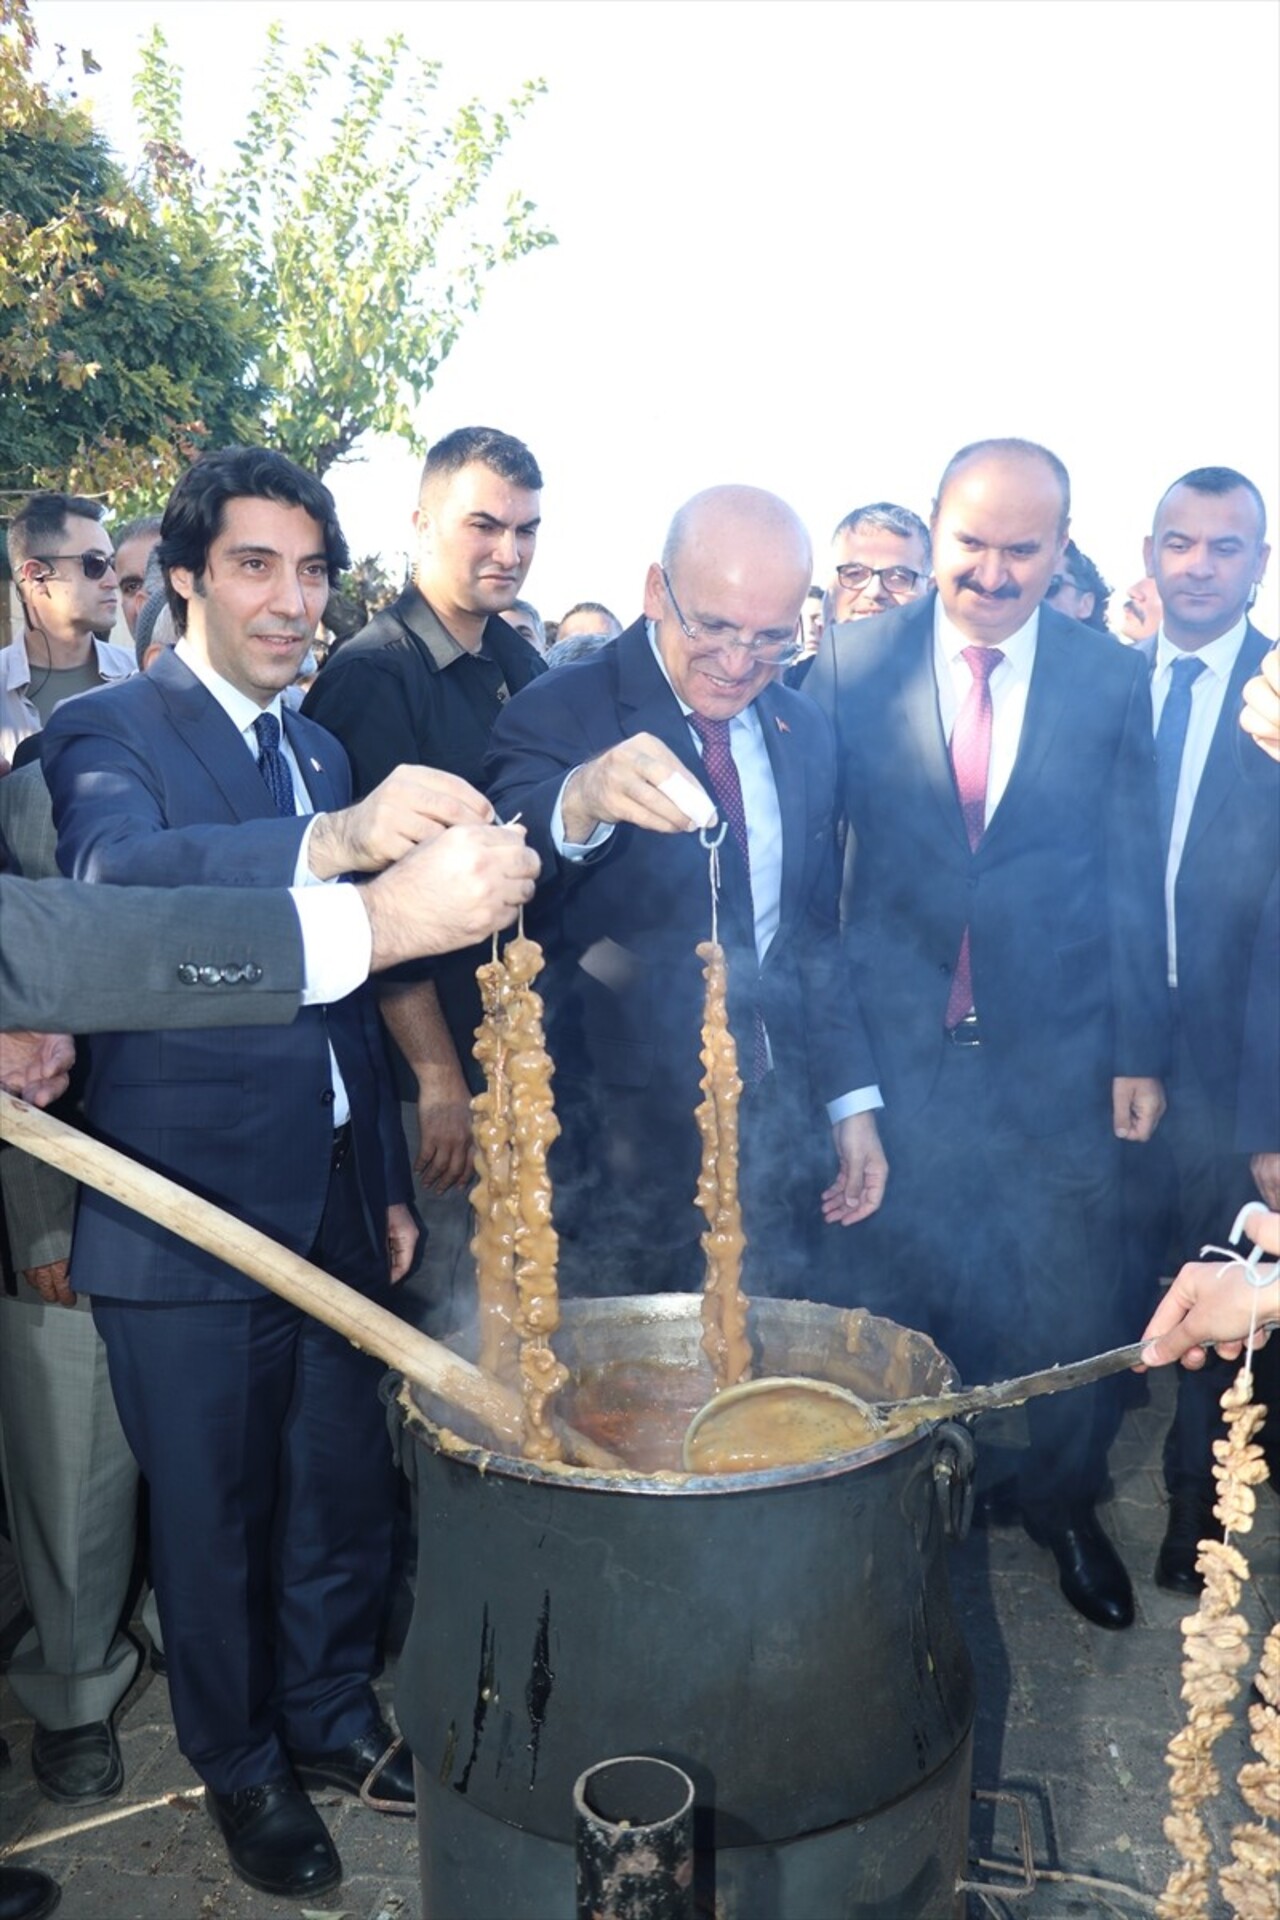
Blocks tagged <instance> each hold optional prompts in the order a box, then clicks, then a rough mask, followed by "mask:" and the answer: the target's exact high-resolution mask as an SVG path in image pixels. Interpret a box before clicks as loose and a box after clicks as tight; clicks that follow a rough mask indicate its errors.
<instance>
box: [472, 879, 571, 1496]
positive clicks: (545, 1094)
mask: <svg viewBox="0 0 1280 1920" xmlns="http://www.w3.org/2000/svg"><path fill="white" fill-rule="evenodd" d="M495 947H496V942H495ZM541 970H542V949H541V948H540V947H539V946H538V945H537V943H536V942H535V941H532V940H527V939H526V938H525V935H524V924H523V916H522V918H521V924H520V929H519V932H518V933H517V936H516V938H515V939H514V940H512V941H511V942H510V943H509V944H508V946H507V948H506V952H505V954H504V955H503V956H502V958H501V959H499V958H498V957H497V955H496V953H495V957H494V959H493V960H492V961H491V962H489V963H488V964H486V965H485V966H483V967H481V968H479V969H478V972H477V979H478V981H479V984H480V993H481V1001H482V1005H483V1008H484V1019H483V1021H482V1022H481V1025H480V1027H479V1029H478V1031H477V1033H476V1047H475V1052H476V1058H477V1060H478V1061H479V1062H480V1064H481V1066H482V1067H483V1068H484V1073H485V1089H484V1091H483V1093H480V1094H477V1095H476V1097H475V1099H474V1100H473V1101H472V1113H473V1118H474V1126H475V1140H476V1168H477V1175H478V1177H477V1180H476V1185H475V1188H474V1190H473V1192H472V1196H471V1204H472V1206H473V1207H474V1208H475V1211H476V1216H477V1227H476V1232H475V1235H474V1237H473V1239H472V1242H471V1245H472V1251H473V1253H474V1254H475V1261H476V1279H477V1287H478V1292H479V1305H480V1364H481V1366H482V1367H485V1368H487V1369H488V1370H490V1371H492V1372H494V1373H496V1374H497V1375H498V1377H499V1378H500V1379H506V1380H510V1381H512V1382H513V1383H515V1382H518V1384H519V1387H520V1391H521V1394H522V1396H523V1399H524V1410H525V1435H524V1452H525V1455H526V1456H527V1457H528V1458H529V1459H534V1460H558V1459H559V1458H560V1457H561V1450H560V1443H559V1441H558V1439H557V1438H556V1435H555V1431H554V1429H553V1427H552V1425H551V1417H550V1402H551V1400H552V1398H553V1396H554V1395H555V1394H556V1393H557V1392H558V1390H559V1388H560V1387H561V1386H562V1385H563V1384H564V1382H565V1380H566V1379H567V1378H568V1373H567V1370H566V1369H565V1368H564V1367H562V1366H561V1365H560V1363H559V1361H557V1359H556V1357H555V1354H554V1353H553V1352H552V1349H551V1335H552V1334H553V1333H554V1332H555V1330H556V1328H557V1327H558V1326H559V1324H560V1307H559V1297H558V1293H557V1288H556V1263H557V1253H558V1244H559V1243H558V1240H557V1236H556V1232H555V1229H554V1228H553V1226H552V1225H551V1183H550V1180H549V1178H548V1175H547V1149H548V1148H549V1147H550V1145H551V1143H552V1141H553V1140H554V1139H555V1138H556V1135H557V1134H558V1133H559V1131H560V1128H559V1124H558V1122H557V1120H556V1117H555V1109H554V1106H553V1104H552V1099H551V1072H552V1068H551V1061H550V1058H549V1056H548V1054H547V1049H546V1040H545V1035H544V1031H543V1021H542V1013H543V1008H542V1000H541V997H540V996H539V995H538V994H537V993H536V992H535V991H534V989H533V986H532V982H533V980H534V979H535V978H536V977H537V975H538V974H539V973H540V972H541Z"/></svg>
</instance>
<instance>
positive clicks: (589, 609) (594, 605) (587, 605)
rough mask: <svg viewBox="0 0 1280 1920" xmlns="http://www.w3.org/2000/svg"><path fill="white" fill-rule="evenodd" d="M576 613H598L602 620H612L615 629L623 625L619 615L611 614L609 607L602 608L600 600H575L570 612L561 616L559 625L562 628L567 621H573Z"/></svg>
mask: <svg viewBox="0 0 1280 1920" xmlns="http://www.w3.org/2000/svg"><path fill="white" fill-rule="evenodd" d="M575 613H597V614H599V616H600V618H601V619H602V620H612V622H613V624H614V626H615V627H619V626H621V625H622V622H621V621H620V620H619V618H618V616H617V614H616V613H610V611H609V609H608V607H606V606H602V605H601V603H600V601H599V600H575V601H574V603H573V605H572V606H571V607H570V609H569V611H568V612H567V613H562V614H561V615H560V618H559V621H558V622H557V625H558V626H561V627H562V626H563V625H564V623H565V621H566V620H572V618H573V616H574V614H575Z"/></svg>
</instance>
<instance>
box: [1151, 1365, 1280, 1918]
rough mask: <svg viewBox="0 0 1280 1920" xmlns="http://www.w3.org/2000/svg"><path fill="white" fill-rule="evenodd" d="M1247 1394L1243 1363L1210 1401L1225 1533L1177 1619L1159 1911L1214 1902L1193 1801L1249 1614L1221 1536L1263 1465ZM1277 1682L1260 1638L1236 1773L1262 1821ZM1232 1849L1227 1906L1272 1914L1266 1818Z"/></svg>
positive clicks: (1232, 1549) (1204, 1791)
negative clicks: (1248, 1729)
mask: <svg viewBox="0 0 1280 1920" xmlns="http://www.w3.org/2000/svg"><path fill="white" fill-rule="evenodd" d="M1252 1396H1253V1375H1252V1373H1251V1371H1250V1369H1249V1368H1248V1366H1247V1365H1246V1366H1244V1367H1242V1368H1241V1370H1240V1372H1239V1373H1238V1374H1237V1376H1236V1378H1235V1380H1234V1381H1233V1382H1232V1384H1231V1386H1230V1387H1229V1388H1228V1389H1227V1391H1226V1392H1225V1393H1224V1394H1223V1395H1222V1398H1221V1401H1220V1402H1219V1404H1220V1406H1221V1407H1222V1411H1223V1417H1224V1419H1225V1421H1226V1424H1227V1436H1226V1438H1225V1439H1224V1440H1215V1441H1214V1445H1213V1451H1214V1455H1215V1460H1214V1468H1213V1476H1214V1479H1215V1481H1216V1482H1217V1487H1218V1498H1217V1502H1216V1504H1215V1506H1214V1509H1213V1511H1214V1517H1215V1518H1216V1519H1217V1520H1219V1521H1220V1522H1221V1524H1222V1526H1223V1529H1224V1531H1225V1533H1226V1534H1227V1536H1228V1537H1227V1538H1226V1539H1223V1540H1202V1541H1201V1542H1200V1552H1199V1555H1198V1557H1197V1560H1196V1566H1197V1567H1198V1569H1199V1571H1200V1572H1201V1573H1202V1574H1203V1575H1204V1591H1203V1593H1202V1594H1201V1595H1200V1604H1199V1607H1198V1608H1197V1610H1196V1611H1195V1613H1193V1614H1190V1615H1188V1617H1187V1618H1186V1619H1185V1620H1184V1621H1183V1622H1182V1633H1183V1639H1184V1641H1185V1652H1184V1657H1183V1662H1182V1674H1183V1680H1182V1697H1183V1699H1184V1700H1185V1701H1186V1703H1187V1720H1186V1725H1185V1726H1183V1727H1181V1728H1180V1729H1179V1730H1178V1732H1177V1733H1175V1734H1174V1736H1173V1738H1172V1740H1171V1741H1170V1742H1169V1748H1168V1753H1167V1756H1166V1764H1167V1765H1168V1767H1169V1773H1170V1779H1169V1800H1170V1805H1171V1808H1172V1812H1171V1813H1170V1815H1169V1816H1168V1818H1167V1819H1166V1820H1165V1823H1164V1831H1165V1837H1166V1838H1167V1839H1168V1840H1169V1841H1170V1843H1171V1844H1172V1845H1173V1846H1174V1848H1176V1850H1177V1852H1178V1853H1179V1854H1180V1855H1181V1856H1182V1865H1181V1866H1179V1867H1176V1868H1175V1869H1174V1871H1173V1872H1172V1873H1171V1874H1170V1876H1169V1879H1168V1881H1167V1883H1166V1886H1165V1889H1164V1892H1163V1893H1162V1894H1161V1896H1160V1899H1159V1901H1158V1903H1157V1907H1156V1911H1157V1913H1158V1914H1159V1916H1160V1920H1209V1915H1210V1914H1211V1912H1214V1911H1216V1910H1217V1909H1216V1908H1215V1907H1214V1906H1213V1904H1212V1880H1211V1875H1212V1848H1211V1842H1210V1837H1209V1831H1208V1828H1207V1827H1206V1825H1205V1822H1204V1818H1203V1816H1202V1814H1201V1811H1200V1810H1201V1808H1202V1807H1203V1806H1204V1805H1205V1804H1206V1802H1208V1801H1209V1800H1212V1799H1213V1798H1214V1797H1215V1796H1216V1795H1217V1793H1218V1791H1219V1788H1220V1785H1221V1781H1220V1777H1219V1774H1218V1769H1217V1767H1216V1765H1215V1764H1214V1760H1213V1749H1214V1746H1215V1745H1216V1743H1217V1741H1218V1739H1219V1737H1220V1736H1221V1735H1222V1734H1223V1733H1225V1732H1226V1730H1227V1728H1228V1727H1229V1726H1230V1725H1231V1722H1232V1717H1233V1716H1232V1711H1231V1705H1232V1702H1233V1701H1234V1699H1235V1697H1236V1695H1237V1694H1238V1692H1239V1691H1240V1679H1239V1674H1240V1669H1241V1668H1242V1667H1243V1666H1244V1665H1245V1664H1246V1662H1247V1661H1248V1658H1249V1629H1248V1623H1247V1621H1246V1620H1245V1617H1244V1615H1243V1614H1242V1613H1241V1612H1240V1611H1239V1601H1240V1594H1241V1589H1242V1587H1243V1583H1244V1582H1245V1581H1246V1580H1247V1579H1248V1578H1249V1563H1248V1561H1247V1560H1246V1559H1245V1557H1244V1555H1243V1553H1241V1551H1240V1549H1239V1548H1238V1547H1236V1546H1233V1545H1232V1543H1231V1540H1230V1537H1229V1536H1230V1535H1231V1534H1232V1533H1248V1532H1249V1531H1250V1529H1251V1528H1252V1526H1253V1512H1254V1507H1255V1505H1256V1495H1255V1494H1254V1491H1253V1490H1254V1488H1255V1486H1257V1485H1258V1483H1259V1482H1260V1481H1261V1480H1264V1479H1265V1478H1266V1474H1267V1464H1266V1459H1265V1457H1264V1455H1263V1452H1262V1449H1261V1448H1260V1447H1259V1446H1257V1445H1256V1444H1255V1443H1254V1439H1253V1436H1254V1434H1255V1433H1256V1432H1257V1430H1258V1428H1259V1427H1260V1426H1261V1424H1262V1421H1263V1419H1264V1417H1265V1412H1266V1410H1265V1408H1263V1407H1262V1406H1260V1405H1257V1404H1256V1403H1255V1402H1254V1401H1253V1397H1252ZM1274 1635H1275V1630H1274V1629H1273V1637H1274ZM1278 1683H1280V1647H1277V1648H1275V1649H1273V1648H1272V1646H1271V1642H1270V1640H1269V1641H1268V1646H1267V1649H1266V1651H1265V1652H1264V1655H1263V1662H1262V1670H1261V1673H1260V1676H1259V1687H1260V1690H1261V1691H1262V1693H1263V1699H1264V1705H1263V1706H1261V1707H1254V1708H1253V1709H1251V1712H1250V1723H1251V1725H1252V1727H1253V1729H1254V1746H1255V1748H1256V1750H1257V1751H1258V1753H1259V1754H1260V1755H1261V1756H1262V1764H1261V1766H1260V1767H1258V1768H1256V1769H1255V1768H1253V1767H1252V1766H1246V1767H1245V1768H1243V1769H1242V1770H1241V1774H1240V1786H1241V1790H1242V1792H1243V1793H1244V1794H1245V1797H1246V1800H1247V1801H1248V1804H1249V1805H1250V1806H1251V1808H1252V1809H1253V1810H1254V1811H1255V1812H1257V1813H1258V1814H1260V1815H1261V1816H1262V1818H1263V1820H1264V1821H1265V1820H1266V1819H1267V1818H1274V1817H1275V1812H1276V1810H1277V1804H1278V1803H1280V1792H1278V1790H1277V1788H1276V1771H1275V1767H1276V1762H1277V1761H1278V1760H1280V1714H1277V1712H1276V1705H1277V1702H1278V1701H1280V1684H1278ZM1268 1762H1270V1764H1268ZM1232 1856H1233V1857H1232V1860H1231V1863H1230V1864H1229V1865H1228V1866H1227V1867H1225V1868H1224V1869H1223V1871H1222V1874H1221V1875H1220V1886H1221V1890H1222V1892H1223V1894H1224V1895H1225V1897H1226V1898H1227V1900H1228V1902H1229V1904H1230V1907H1231V1911H1232V1913H1233V1914H1236V1915H1238V1916H1239V1920H1255V1917H1257V1916H1263V1917H1265V1920H1271V1917H1273V1916H1274V1914H1275V1911H1276V1905H1275V1887H1274V1882H1275V1880H1276V1878H1277V1875H1278V1874H1280V1846H1278V1845H1277V1836H1276V1835H1275V1833H1274V1832H1273V1831H1271V1830H1270V1829H1268V1827H1267V1826H1266V1825H1265V1824H1261V1825H1247V1826H1237V1827H1236V1828H1235V1829H1234V1832H1233V1836H1232Z"/></svg>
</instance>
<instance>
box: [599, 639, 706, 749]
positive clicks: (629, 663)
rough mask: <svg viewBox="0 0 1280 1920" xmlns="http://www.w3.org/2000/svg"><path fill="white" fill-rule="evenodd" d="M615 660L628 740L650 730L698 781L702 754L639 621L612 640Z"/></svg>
mask: <svg viewBox="0 0 1280 1920" xmlns="http://www.w3.org/2000/svg"><path fill="white" fill-rule="evenodd" d="M614 645H615V647H616V648H617V662H618V714H619V720H620V723H621V726H622V731H623V733H624V734H625V735H626V736H627V738H628V739H630V738H632V737H634V735H636V734H637V733H652V734H654V735H655V736H656V738H657V739H659V740H661V741H662V743H663V745H664V746H667V747H670V749H671V751H672V753H674V754H675V755H676V757H677V758H678V759H679V760H681V761H682V762H683V763H684V765H685V766H686V767H687V768H688V769H689V772H690V773H691V774H692V775H693V777H694V779H695V780H697V781H699V782H700V781H701V780H702V756H701V754H700V753H699V752H698V749H697V748H696V747H695V746H694V744H693V736H692V734H691V733H690V732H689V723H688V721H687V720H686V719H685V717H684V715H683V714H682V713H681V711H680V706H679V702H678V701H677V700H676V697H675V695H674V693H673V692H672V691H671V688H670V685H669V684H668V682H667V678H666V675H665V674H664V673H663V672H662V669H661V668H660V667H659V665H658V663H657V661H656V660H655V659H654V657H653V649H652V647H651V646H650V645H649V635H648V633H647V632H646V630H645V623H644V621H643V620H637V621H636V622H635V624H634V626H630V627H628V628H627V630H626V632H625V633H623V634H620V635H619V636H618V638H617V640H615V642H614Z"/></svg>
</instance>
